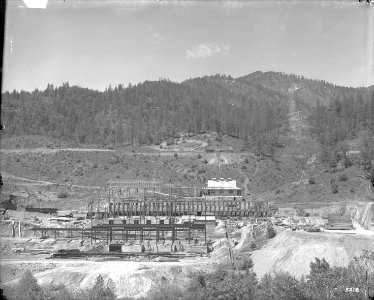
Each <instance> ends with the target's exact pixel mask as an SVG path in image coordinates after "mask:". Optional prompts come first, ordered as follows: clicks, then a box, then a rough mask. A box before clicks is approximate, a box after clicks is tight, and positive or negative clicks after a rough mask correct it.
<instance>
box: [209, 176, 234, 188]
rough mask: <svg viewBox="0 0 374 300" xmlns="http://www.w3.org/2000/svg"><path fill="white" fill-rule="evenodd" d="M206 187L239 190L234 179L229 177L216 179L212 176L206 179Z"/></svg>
mask: <svg viewBox="0 0 374 300" xmlns="http://www.w3.org/2000/svg"><path fill="white" fill-rule="evenodd" d="M206 188H208V189H230V190H240V188H239V187H237V186H236V180H232V179H231V178H228V179H224V178H220V179H216V178H213V179H211V180H208V184H207V187H206Z"/></svg>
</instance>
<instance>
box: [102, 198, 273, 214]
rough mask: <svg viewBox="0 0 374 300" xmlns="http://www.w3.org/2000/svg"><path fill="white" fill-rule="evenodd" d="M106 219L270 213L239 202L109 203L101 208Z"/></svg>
mask: <svg viewBox="0 0 374 300" xmlns="http://www.w3.org/2000/svg"><path fill="white" fill-rule="evenodd" d="M105 214H106V215H107V216H110V217H120V216H141V215H143V216H183V215H196V216H203V215H211V216H216V217H267V216H270V215H271V214H272V210H271V208H270V207H269V203H268V202H264V201H242V200H210V201H204V199H203V198H195V199H188V200H187V199H185V200H173V201H170V202H169V201H157V200H147V201H128V200H123V201H121V202H111V203H110V204H109V205H108V206H107V207H106V208H105Z"/></svg>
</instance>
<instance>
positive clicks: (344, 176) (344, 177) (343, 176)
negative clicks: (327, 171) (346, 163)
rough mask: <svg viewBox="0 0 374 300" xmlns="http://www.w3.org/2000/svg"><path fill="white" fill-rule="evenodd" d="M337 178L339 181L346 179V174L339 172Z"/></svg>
mask: <svg viewBox="0 0 374 300" xmlns="http://www.w3.org/2000/svg"><path fill="white" fill-rule="evenodd" d="M339 180H340V181H346V180H347V176H346V175H345V174H341V175H340V176H339Z"/></svg>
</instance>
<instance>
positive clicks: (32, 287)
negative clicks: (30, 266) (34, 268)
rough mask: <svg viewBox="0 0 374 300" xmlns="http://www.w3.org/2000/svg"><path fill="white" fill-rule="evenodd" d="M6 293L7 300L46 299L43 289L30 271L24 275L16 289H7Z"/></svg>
mask: <svg viewBox="0 0 374 300" xmlns="http://www.w3.org/2000/svg"><path fill="white" fill-rule="evenodd" d="M4 292H5V297H6V299H17V300H30V299H31V300H39V299H40V300H41V299H44V298H45V297H44V295H43V290H42V288H41V287H40V286H39V284H38V282H37V280H36V278H35V277H34V275H32V273H31V272H30V271H29V270H26V272H25V273H23V275H22V277H21V279H20V280H19V282H18V284H17V285H16V286H15V287H7V288H6V289H5V291H4Z"/></svg>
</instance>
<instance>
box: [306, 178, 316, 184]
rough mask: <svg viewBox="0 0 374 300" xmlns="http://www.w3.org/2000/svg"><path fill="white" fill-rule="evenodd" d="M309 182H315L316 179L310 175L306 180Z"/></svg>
mask: <svg viewBox="0 0 374 300" xmlns="http://www.w3.org/2000/svg"><path fill="white" fill-rule="evenodd" d="M308 183H309V184H316V179H315V178H314V177H310V178H309V180H308Z"/></svg>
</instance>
